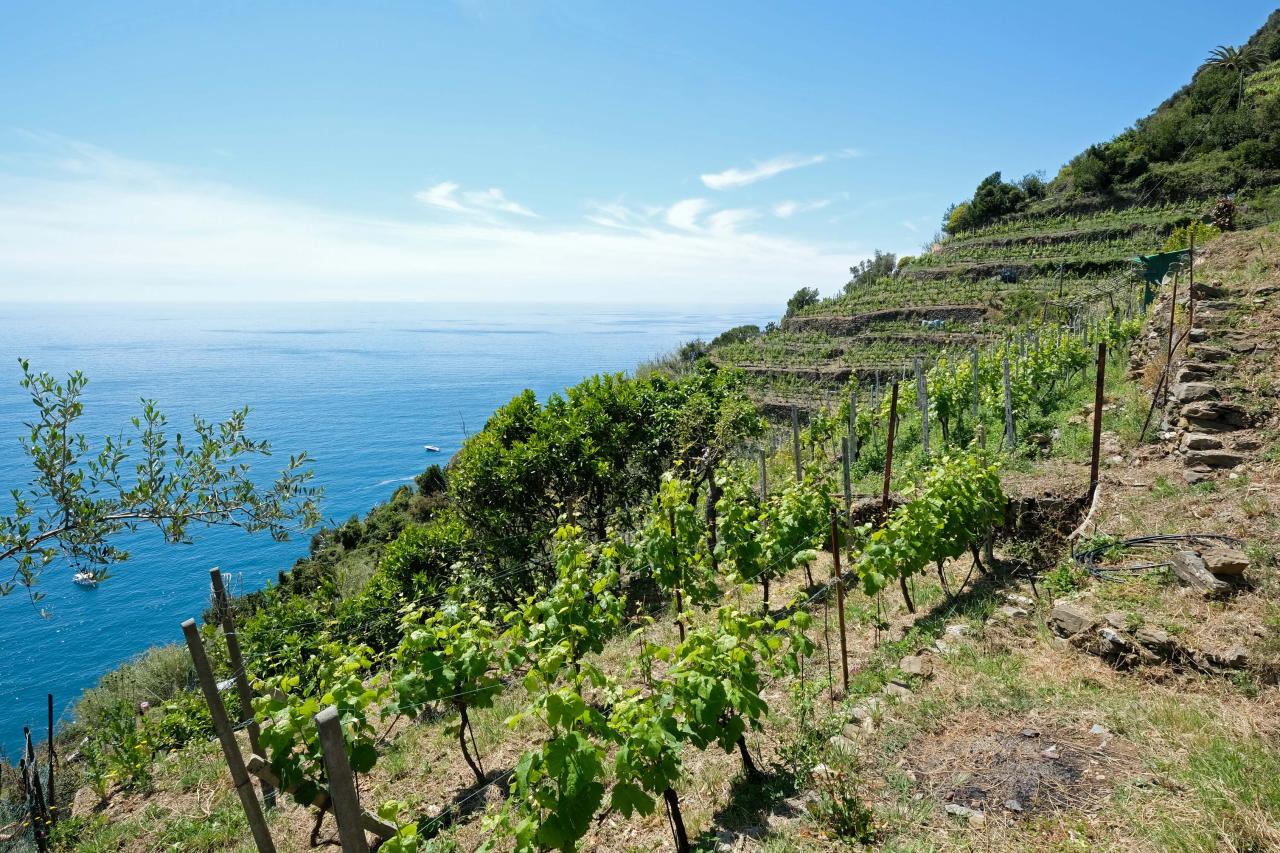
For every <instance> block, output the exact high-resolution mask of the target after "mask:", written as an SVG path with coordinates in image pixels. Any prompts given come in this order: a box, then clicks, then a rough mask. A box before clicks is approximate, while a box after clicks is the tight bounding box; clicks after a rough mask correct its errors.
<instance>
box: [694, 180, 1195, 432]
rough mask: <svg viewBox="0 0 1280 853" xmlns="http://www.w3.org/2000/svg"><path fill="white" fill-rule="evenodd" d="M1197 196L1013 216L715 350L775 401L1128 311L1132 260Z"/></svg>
mask: <svg viewBox="0 0 1280 853" xmlns="http://www.w3.org/2000/svg"><path fill="white" fill-rule="evenodd" d="M1205 207H1206V205H1205V204H1204V203H1199V202H1186V203H1180V204H1159V205H1151V206H1142V207H1130V208H1123V209H1107V210H1098V211H1092V212H1090V211H1083V212H1071V211H1067V212H1061V211H1059V212H1052V213H1041V214H1034V213H1033V214H1031V215H1027V214H1017V215H1012V216H1008V217H1005V218H1003V219H1000V220H998V221H996V222H995V223H993V224H991V225H989V226H987V227H984V228H981V229H978V230H974V231H967V232H962V233H959V234H956V235H954V236H953V237H950V238H948V239H946V240H943V241H941V242H939V243H936V244H934V245H933V246H932V247H931V249H930V251H928V252H926V253H924V254H921V255H919V256H916V257H912V258H904V259H902V261H901V262H900V263H899V264H898V266H897V269H896V270H895V271H894V273H893V275H892V276H890V277H886V278H882V279H880V280H879V281H876V282H875V283H874V284H873V285H870V286H860V287H854V286H852V285H851V286H849V287H846V288H845V292H843V293H840V294H838V295H835V296H832V297H829V298H827V299H822V300H820V301H818V302H817V303H815V304H812V305H809V306H807V307H805V308H803V309H801V310H799V311H796V312H795V313H794V314H793V315H791V316H789V317H786V318H785V319H784V320H783V321H782V323H781V324H780V326H779V327H778V328H777V329H775V330H770V331H768V332H766V333H764V334H762V335H760V336H757V337H754V338H750V339H746V340H737V341H734V342H732V343H724V344H720V345H718V346H715V347H713V349H712V352H711V356H712V358H713V359H714V360H715V361H716V362H717V363H719V364H723V365H732V366H735V367H738V368H740V369H742V370H743V371H744V372H745V373H747V374H748V376H749V377H750V378H751V381H752V385H753V388H754V389H755V393H756V396H757V398H758V399H759V400H760V401H761V402H764V403H766V404H772V405H773V407H775V408H776V407H778V406H779V405H789V403H790V402H792V401H797V402H799V401H802V400H803V399H804V398H805V397H806V392H808V394H807V396H808V397H809V398H810V399H813V398H814V396H815V395H814V393H813V392H817V396H821V395H822V393H824V392H830V391H833V390H835V389H836V388H839V387H842V386H844V385H845V384H846V383H847V382H849V381H850V380H851V378H853V377H857V378H858V379H859V380H860V381H862V382H870V381H873V379H874V377H875V376H877V375H888V374H890V373H894V372H898V371H901V370H902V369H904V368H906V367H908V366H909V365H912V364H913V363H914V361H915V359H916V358H917V357H921V358H923V360H924V361H925V362H926V363H930V362H932V361H933V360H935V359H936V358H937V357H938V356H940V355H942V354H943V353H945V352H946V351H948V350H950V349H956V348H961V349H969V348H971V347H973V346H975V345H976V346H981V345H983V344H986V343H990V342H991V341H993V340H996V339H999V338H1003V337H1004V336H1005V335H1006V334H1007V332H1008V331H1009V330H1010V329H1011V328H1012V327H1013V326H1015V325H1016V326H1018V327H1019V328H1022V329H1024V330H1025V329H1026V327H1027V325H1028V324H1031V325H1032V326H1034V325H1036V324H1060V323H1079V322H1080V321H1082V320H1085V319H1089V318H1098V317H1101V316H1105V315H1108V314H1115V315H1121V316H1128V315H1131V314H1132V313H1133V312H1134V311H1135V310H1137V306H1138V304H1139V300H1138V295H1137V294H1138V288H1139V284H1140V279H1139V275H1138V266H1137V264H1135V263H1134V258H1136V257H1137V256H1139V255H1148V254H1153V253H1155V252H1159V251H1161V249H1162V248H1163V247H1164V245H1165V243H1166V241H1167V240H1168V238H1169V235H1170V234H1171V233H1172V232H1173V231H1174V230H1175V229H1176V228H1178V227H1179V226H1183V225H1186V224H1187V223H1188V222H1190V221H1192V219H1195V218H1199V217H1202V216H1203V214H1204V213H1205Z"/></svg>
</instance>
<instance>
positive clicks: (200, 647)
mask: <svg viewBox="0 0 1280 853" xmlns="http://www.w3.org/2000/svg"><path fill="white" fill-rule="evenodd" d="M182 635H183V636H184V637H185V638H186V640H187V648H188V649H189V650H190V651H191V662H192V664H194V665H195V668H196V676H197V677H198V678H199V680H200V690H201V691H202V692H203V693H204V701H205V702H206V703H208V705H209V715H210V716H211V717H213V728H214V730H215V731H217V733H218V742H219V743H220V744H221V745H222V755H223V757H225V758H226V760H227V768H228V769H229V770H230V771H231V781H232V782H233V783H234V784H235V789H236V794H237V795H238V796H239V797H240V805H241V806H243V807H244V816H245V818H246V819H247V820H248V821H249V829H250V830H252V832H253V841H254V844H256V845H257V848H258V853H275V849H276V846H275V843H274V842H273V841H272V840H271V831H270V830H269V829H267V819H266V818H265V817H264V816H263V814H262V806H261V805H259V803H258V795H257V794H255V793H254V790H253V783H252V782H251V781H249V772H248V771H247V770H246V769H245V766H244V758H243V757H242V756H241V755H240V745H239V744H237V743H236V735H235V732H234V731H232V729H231V721H230V720H229V719H227V709H226V708H225V707H223V705H222V697H221V696H219V695H218V685H217V682H215V681H214V680H213V667H211V666H210V665H209V658H208V657H207V656H206V655H205V652H204V643H203V642H202V641H201V640H200V630H199V629H198V628H196V620H194V619H188V620H187V621H185V622H183V623H182Z"/></svg>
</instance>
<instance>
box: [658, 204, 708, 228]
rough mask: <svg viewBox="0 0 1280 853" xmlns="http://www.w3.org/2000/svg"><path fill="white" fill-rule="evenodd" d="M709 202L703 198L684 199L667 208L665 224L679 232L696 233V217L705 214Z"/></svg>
mask: <svg viewBox="0 0 1280 853" xmlns="http://www.w3.org/2000/svg"><path fill="white" fill-rule="evenodd" d="M710 207H711V202H709V201H707V200H706V199H705V198H686V199H684V200H683V201H678V202H676V203H675V204H673V205H671V207H669V208H667V224H668V225H670V226H671V227H672V228H678V229H680V230H681V231H697V230H698V217H699V216H701V215H702V214H704V213H706V212H707V210H708V209H709V208H710Z"/></svg>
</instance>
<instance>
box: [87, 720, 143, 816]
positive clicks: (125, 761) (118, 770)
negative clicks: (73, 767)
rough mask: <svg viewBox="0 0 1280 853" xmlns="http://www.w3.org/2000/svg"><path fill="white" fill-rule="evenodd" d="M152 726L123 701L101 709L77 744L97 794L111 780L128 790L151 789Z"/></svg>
mask: <svg viewBox="0 0 1280 853" xmlns="http://www.w3.org/2000/svg"><path fill="white" fill-rule="evenodd" d="M153 735H154V732H153V728H152V726H151V725H150V724H149V723H148V721H147V718H146V717H144V716H141V715H139V714H138V711H137V708H136V707H135V706H134V705H132V704H130V703H129V702H126V701H123V700H122V701H120V702H117V703H116V704H115V705H112V706H111V707H109V708H106V709H104V710H103V712H102V714H101V715H100V716H99V718H98V720H97V725H96V726H95V728H93V729H92V730H91V731H90V732H89V736H88V737H87V738H86V739H85V741H84V743H83V744H82V746H81V747H80V754H81V755H82V756H83V757H84V761H85V769H86V773H87V774H88V777H89V779H90V781H91V782H92V784H93V785H94V788H95V789H96V790H97V792H98V795H99V797H103V796H105V795H106V792H107V790H108V789H109V788H110V785H111V783H112V782H119V783H120V785H121V786H122V787H124V788H125V789H126V790H130V791H146V790H149V789H150V788H151V759H152V758H153V757H154V756H155V747H154V745H153V740H152V738H153Z"/></svg>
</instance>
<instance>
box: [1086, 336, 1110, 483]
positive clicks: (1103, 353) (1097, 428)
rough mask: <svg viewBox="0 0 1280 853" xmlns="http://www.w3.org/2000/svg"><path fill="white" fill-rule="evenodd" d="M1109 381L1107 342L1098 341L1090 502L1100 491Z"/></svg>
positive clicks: (1090, 470)
mask: <svg viewBox="0 0 1280 853" xmlns="http://www.w3.org/2000/svg"><path fill="white" fill-rule="evenodd" d="M1106 381H1107V342H1106V341H1098V369H1097V376H1096V377H1095V382H1094V387H1093V455H1092V456H1091V457H1090V462H1089V500H1090V501H1092V500H1093V498H1094V495H1095V494H1096V493H1097V491H1098V457H1099V456H1100V455H1101V450H1102V399H1103V393H1102V391H1103V385H1104V384H1105V383H1106Z"/></svg>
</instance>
